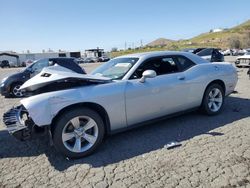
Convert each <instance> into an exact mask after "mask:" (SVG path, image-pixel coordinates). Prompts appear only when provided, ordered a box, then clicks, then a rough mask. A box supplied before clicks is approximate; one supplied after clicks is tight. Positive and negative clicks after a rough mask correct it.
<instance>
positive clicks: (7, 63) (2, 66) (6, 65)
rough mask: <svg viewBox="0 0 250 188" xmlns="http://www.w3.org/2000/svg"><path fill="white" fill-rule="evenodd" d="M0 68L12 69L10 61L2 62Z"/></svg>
mask: <svg viewBox="0 0 250 188" xmlns="http://www.w3.org/2000/svg"><path fill="white" fill-rule="evenodd" d="M0 67H1V68H4V67H9V68H10V63H9V61H8V60H3V61H2V62H0Z"/></svg>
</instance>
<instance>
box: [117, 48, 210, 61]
mask: <svg viewBox="0 0 250 188" xmlns="http://www.w3.org/2000/svg"><path fill="white" fill-rule="evenodd" d="M168 55H182V56H185V57H187V58H190V59H191V60H192V61H195V63H207V61H206V60H204V59H202V58H201V57H199V56H197V55H195V54H193V53H190V52H182V51H154V52H143V53H135V54H128V55H123V56H120V57H117V58H122V57H123V58H124V57H130V58H131V57H132V58H151V57H157V56H168Z"/></svg>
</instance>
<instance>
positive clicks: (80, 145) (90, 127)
mask: <svg viewBox="0 0 250 188" xmlns="http://www.w3.org/2000/svg"><path fill="white" fill-rule="evenodd" d="M97 138H98V126H97V123H96V122H95V121H94V120H93V119H92V118H91V117H89V116H77V117H74V118H73V119H71V120H70V121H69V122H68V123H67V124H66V125H65V127H64V128H63V131H62V142H63V144H64V146H65V147H66V148H67V149H68V150H69V151H71V152H74V153H80V152H85V151H87V150H88V149H90V148H91V147H92V146H93V145H94V144H95V142H96V140H97Z"/></svg>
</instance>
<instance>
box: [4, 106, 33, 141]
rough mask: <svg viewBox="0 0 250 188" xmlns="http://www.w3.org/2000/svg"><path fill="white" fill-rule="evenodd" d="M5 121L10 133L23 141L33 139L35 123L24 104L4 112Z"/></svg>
mask: <svg viewBox="0 0 250 188" xmlns="http://www.w3.org/2000/svg"><path fill="white" fill-rule="evenodd" d="M3 122H4V124H5V125H6V127H7V130H8V131H9V133H10V134H11V135H13V136H14V137H15V138H17V139H18V140H21V141H24V140H28V139H31V137H32V135H33V132H34V131H35V123H34V122H33V120H32V119H30V118H29V114H28V111H27V110H26V109H25V108H24V106H23V105H20V106H17V107H14V108H12V109H10V110H9V111H7V112H6V113H4V115H3Z"/></svg>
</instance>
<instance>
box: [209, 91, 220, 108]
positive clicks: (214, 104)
mask: <svg viewBox="0 0 250 188" xmlns="http://www.w3.org/2000/svg"><path fill="white" fill-rule="evenodd" d="M222 103H223V96H222V93H221V91H220V90H219V89H218V88H213V89H212V90H211V91H210V92H209V95H208V107H209V109H210V110H211V111H212V112H217V111H219V110H220V108H221V106H222Z"/></svg>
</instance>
